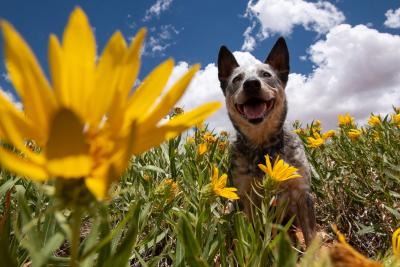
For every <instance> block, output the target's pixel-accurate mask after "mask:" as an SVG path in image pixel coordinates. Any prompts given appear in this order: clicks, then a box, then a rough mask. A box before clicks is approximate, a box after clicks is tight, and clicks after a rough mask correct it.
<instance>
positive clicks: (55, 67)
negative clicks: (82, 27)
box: [47, 34, 71, 106]
mask: <svg viewBox="0 0 400 267" xmlns="http://www.w3.org/2000/svg"><path fill="white" fill-rule="evenodd" d="M47 56H48V59H49V70H50V77H51V81H52V85H53V91H54V95H55V97H56V99H57V100H58V104H61V105H64V106H66V104H65V103H69V102H70V101H71V100H70V98H69V92H68V89H66V87H67V85H68V84H67V77H66V75H67V73H66V71H64V70H63V69H64V68H65V66H64V65H63V51H62V48H61V45H60V42H59V41H58V38H57V36H55V35H54V34H51V35H50V39H49V50H48V55H47Z"/></svg>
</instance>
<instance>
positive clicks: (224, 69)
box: [218, 45, 239, 94]
mask: <svg viewBox="0 0 400 267" xmlns="http://www.w3.org/2000/svg"><path fill="white" fill-rule="evenodd" d="M237 67H239V64H238V63H237V61H236V59H235V56H234V55H233V54H232V53H231V51H229V49H228V48H227V47H226V46H224V45H223V46H221V48H220V49H219V53H218V79H219V81H220V83H221V88H222V91H223V92H224V94H225V89H226V86H227V85H228V79H229V77H230V76H231V74H232V72H233V70H234V69H235V68H237Z"/></svg>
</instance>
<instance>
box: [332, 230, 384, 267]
mask: <svg viewBox="0 0 400 267" xmlns="http://www.w3.org/2000/svg"><path fill="white" fill-rule="evenodd" d="M332 228H333V231H334V232H335V233H336V235H337V237H338V240H339V242H338V243H336V244H335V245H334V246H333V247H332V248H331V249H330V251H329V255H330V258H331V261H332V264H333V266H354V267H383V265H382V264H381V263H379V262H376V261H373V260H370V259H368V258H367V257H365V256H364V255H362V254H361V253H359V252H358V251H357V250H355V249H354V248H353V247H352V246H350V245H349V244H348V243H347V242H346V238H345V237H344V235H343V234H342V233H341V232H339V231H338V229H337V227H336V226H335V225H334V226H333V227H332Z"/></svg>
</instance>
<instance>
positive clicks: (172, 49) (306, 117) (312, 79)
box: [0, 0, 400, 130]
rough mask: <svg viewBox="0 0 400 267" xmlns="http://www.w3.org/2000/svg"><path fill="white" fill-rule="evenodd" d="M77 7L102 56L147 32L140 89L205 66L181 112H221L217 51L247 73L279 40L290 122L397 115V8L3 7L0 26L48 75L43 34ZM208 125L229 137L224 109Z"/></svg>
mask: <svg viewBox="0 0 400 267" xmlns="http://www.w3.org/2000/svg"><path fill="white" fill-rule="evenodd" d="M76 6H80V7H81V8H82V9H83V10H84V11H85V12H86V14H87V15H88V17H89V20H90V23H91V25H92V27H93V30H94V32H95V35H96V40H97V45H98V53H99V54H100V53H101V51H102V49H103V47H104V45H105V43H106V42H107V40H108V39H109V38H110V37H111V35H112V34H113V32H115V31H116V30H120V31H121V32H122V33H123V35H124V36H125V38H126V39H127V41H130V40H131V39H132V38H133V37H134V35H135V33H136V32H137V31H138V30H139V29H140V28H141V27H146V28H147V29H148V34H147V37H146V43H145V47H144V50H143V55H142V67H141V72H140V75H139V80H143V78H144V77H146V75H147V74H148V73H149V72H150V71H151V70H152V69H153V68H154V67H155V66H157V65H158V64H159V63H161V62H162V61H164V60H165V59H167V58H169V57H172V58H174V60H175V64H176V66H175V68H174V71H173V74H172V76H171V78H170V81H169V85H171V84H172V83H173V82H174V81H176V80H177V79H178V78H179V77H180V76H181V75H182V74H183V73H184V72H185V71H187V70H188V69H189V67H190V66H191V65H193V64H194V63H201V65H202V68H201V70H200V71H199V72H198V73H197V74H196V76H195V78H194V79H193V80H192V83H191V85H190V86H189V88H188V90H187V92H186V94H185V95H184V97H183V98H182V99H181V101H180V102H179V106H182V107H183V108H184V109H185V110H190V109H192V108H194V107H195V106H198V105H200V104H202V103H205V102H208V101H213V100H219V101H221V102H224V98H223V94H222V91H221V89H220V87H219V82H218V78H217V73H218V70H217V68H216V65H215V62H216V60H217V55H218V50H219V47H220V46H221V45H226V46H228V48H229V49H230V50H231V51H232V52H234V55H235V57H236V59H237V61H238V62H239V64H240V65H245V64H252V63H255V62H258V61H261V62H262V61H264V59H265V58H266V56H267V55H268V52H269V50H270V49H271V47H272V46H273V44H274V43H275V41H276V40H277V39H278V37H279V36H283V37H284V38H285V39H286V41H287V44H288V47H289V53H290V66H291V74H290V76H289V82H288V84H287V87H286V89H285V90H286V94H287V98H288V103H289V113H288V122H292V121H294V120H300V121H301V122H303V125H305V124H306V123H310V122H311V121H312V120H315V119H319V120H321V121H322V125H323V128H324V129H326V130H327V129H331V128H334V127H336V123H337V115H338V114H344V113H350V114H351V115H352V116H354V117H355V118H356V120H357V121H359V122H365V120H366V118H367V117H368V116H369V115H370V114H371V113H372V112H373V113H374V114H386V113H388V112H391V111H392V106H393V105H394V106H400V35H399V34H400V1H398V0H396V1H394V0H385V1H378V0H331V1H323V0H320V1H306V0H250V1H245V0H241V1H232V0H218V1H213V0H203V1H193V0H148V1H143V0H120V1H105V0H102V1H100V0H99V1H66V0H63V1H50V0H47V1H43V0H37V1H27V0H26V1H21V0H13V1H5V0H1V3H0V18H1V19H5V20H7V21H9V22H11V23H12V24H13V25H14V27H15V28H16V29H17V30H18V31H19V32H20V33H21V34H22V35H23V36H24V38H25V40H26V41H27V42H28V44H29V45H30V47H31V48H32V50H33V51H34V53H35V54H36V56H37V57H38V60H39V62H40V63H41V66H42V68H43V69H44V70H45V72H46V73H48V67H47V47H48V38H49V34H50V33H55V34H56V35H58V36H59V37H60V36H61V35H62V32H63V29H64V26H65V24H66V22H67V20H68V17H69V14H70V13H71V11H72V10H73V9H74V7H76ZM0 51H3V40H2V37H0ZM0 62H1V63H0V87H1V88H2V90H3V93H5V94H7V95H8V96H9V98H10V99H12V100H13V101H14V102H15V104H16V105H18V106H20V107H21V106H23V104H21V103H20V102H19V98H18V96H17V95H16V94H15V91H14V89H13V87H12V84H11V83H10V81H9V78H8V75H7V71H6V69H5V66H4V56H3V53H2V52H1V53H0ZM169 85H167V87H168V86H169ZM208 122H209V124H210V127H211V128H215V129H217V130H222V129H227V130H230V129H232V127H231V124H230V121H229V119H228V117H227V114H226V109H225V108H222V109H221V110H219V111H218V112H217V113H216V114H215V115H214V116H213V117H211V118H210V119H209V121H208ZM289 124H290V123H289Z"/></svg>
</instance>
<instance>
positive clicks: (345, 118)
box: [338, 113, 354, 126]
mask: <svg viewBox="0 0 400 267" xmlns="http://www.w3.org/2000/svg"><path fill="white" fill-rule="evenodd" d="M338 120H339V126H345V125H352V124H353V123H354V118H353V117H351V116H350V114H349V113H346V114H345V115H339V116H338Z"/></svg>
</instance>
